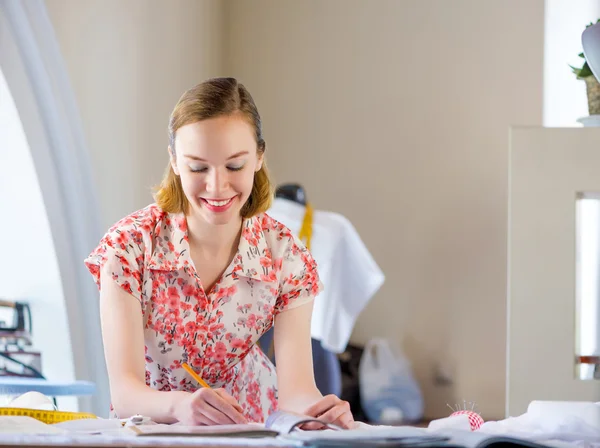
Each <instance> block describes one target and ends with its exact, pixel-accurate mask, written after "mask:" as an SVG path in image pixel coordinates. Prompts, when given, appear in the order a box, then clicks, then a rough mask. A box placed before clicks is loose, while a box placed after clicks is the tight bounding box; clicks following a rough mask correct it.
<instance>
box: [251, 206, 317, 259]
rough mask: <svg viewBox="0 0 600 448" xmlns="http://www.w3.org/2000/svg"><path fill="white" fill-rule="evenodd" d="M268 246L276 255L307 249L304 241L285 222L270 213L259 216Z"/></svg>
mask: <svg viewBox="0 0 600 448" xmlns="http://www.w3.org/2000/svg"><path fill="white" fill-rule="evenodd" d="M257 220H258V222H259V223H260V228H261V230H262V234H263V235H264V238H265V241H266V244H267V246H268V247H269V248H270V249H271V252H272V253H273V254H274V255H280V256H281V255H283V254H284V253H285V252H288V251H290V250H291V251H294V252H296V251H298V250H299V251H305V250H306V248H305V246H304V243H303V242H302V241H301V240H300V238H298V237H297V236H296V235H294V234H293V233H292V231H291V230H290V229H289V228H288V227H287V226H286V225H284V224H283V223H281V222H279V221H277V220H276V219H275V218H273V217H271V216H270V215H269V214H268V213H262V214H260V215H258V216H257Z"/></svg>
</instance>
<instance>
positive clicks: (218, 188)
mask: <svg viewBox="0 0 600 448" xmlns="http://www.w3.org/2000/svg"><path fill="white" fill-rule="evenodd" d="M227 184H228V179H227V173H223V172H221V171H220V170H219V169H214V170H211V171H210V173H209V174H208V178H207V179H206V191H209V192H211V193H219V192H222V191H225V190H226V189H227ZM217 199H221V198H217Z"/></svg>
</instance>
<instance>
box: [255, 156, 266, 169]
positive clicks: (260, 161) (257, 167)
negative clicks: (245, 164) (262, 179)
mask: <svg viewBox="0 0 600 448" xmlns="http://www.w3.org/2000/svg"><path fill="white" fill-rule="evenodd" d="M264 159H265V153H264V152H263V153H261V154H259V155H258V161H257V162H256V170H255V172H257V173H258V172H259V171H260V169H261V168H262V166H263V161H264Z"/></svg>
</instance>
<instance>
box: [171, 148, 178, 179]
mask: <svg viewBox="0 0 600 448" xmlns="http://www.w3.org/2000/svg"><path fill="white" fill-rule="evenodd" d="M168 151H169V162H171V168H172V169H173V172H174V173H175V174H176V175H177V176H179V170H178V169H177V157H176V154H175V150H174V149H173V148H171V147H170V146H169V147H168Z"/></svg>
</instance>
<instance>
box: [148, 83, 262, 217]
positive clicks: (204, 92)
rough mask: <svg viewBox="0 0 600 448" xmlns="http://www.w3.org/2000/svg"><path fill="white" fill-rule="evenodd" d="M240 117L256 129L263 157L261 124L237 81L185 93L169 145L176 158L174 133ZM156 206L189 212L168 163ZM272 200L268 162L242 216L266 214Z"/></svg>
mask: <svg viewBox="0 0 600 448" xmlns="http://www.w3.org/2000/svg"><path fill="white" fill-rule="evenodd" d="M235 114H239V115H241V116H242V117H243V118H244V119H245V120H246V121H248V123H249V124H250V125H251V126H252V127H253V128H254V134H255V137H256V150H257V151H258V154H259V155H264V152H265V150H266V143H265V140H264V138H263V135H262V123H261V120H260V115H259V114H258V109H257V108H256V104H254V100H253V99H252V96H251V95H250V92H248V90H246V88H245V87H244V86H243V85H242V84H240V83H239V82H238V81H237V80H236V79H235V78H213V79H209V80H207V81H205V82H203V83H201V84H198V85H197V86H195V87H193V88H191V89H189V90H188V91H186V92H185V93H184V94H183V95H182V96H181V98H179V101H178V102H177V104H176V105H175V109H173V112H172V113H171V118H170V120H169V129H168V132H169V145H170V148H171V155H172V156H173V157H175V133H176V132H177V130H178V129H179V128H181V127H182V126H185V125H187V124H190V123H195V122H198V121H201V120H207V119H209V118H216V117H221V116H228V115H235ZM154 198H155V200H156V204H157V205H158V206H159V207H160V208H162V209H163V210H164V211H166V212H168V213H181V212H183V213H187V211H188V208H189V202H188V200H187V198H186V197H185V193H184V192H183V187H182V185H181V179H180V178H179V176H177V175H176V174H175V172H174V171H173V168H172V167H171V163H168V165H167V169H166V171H165V174H164V176H163V179H162V181H161V183H160V184H159V186H158V187H157V189H156V193H155V196H154ZM272 201H273V187H272V184H271V180H270V178H269V172H268V170H267V165H266V161H265V160H264V158H263V163H262V166H261V168H260V170H258V171H257V172H256V173H254V183H253V184H252V192H251V193H250V197H249V198H248V200H247V201H246V203H245V204H244V206H243V207H242V209H241V211H240V213H241V215H242V217H243V218H250V217H252V216H255V215H257V214H259V213H262V212H265V211H267V210H268V209H269V207H271V203H272Z"/></svg>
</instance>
